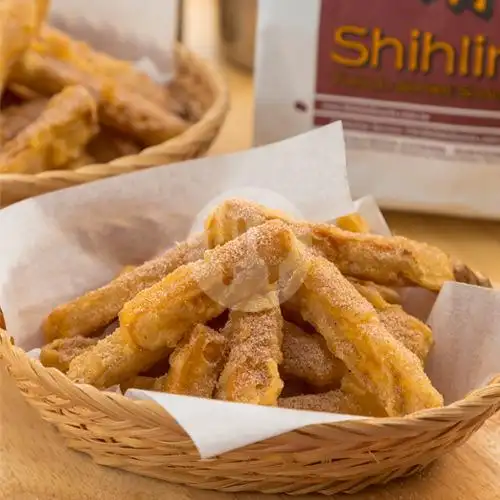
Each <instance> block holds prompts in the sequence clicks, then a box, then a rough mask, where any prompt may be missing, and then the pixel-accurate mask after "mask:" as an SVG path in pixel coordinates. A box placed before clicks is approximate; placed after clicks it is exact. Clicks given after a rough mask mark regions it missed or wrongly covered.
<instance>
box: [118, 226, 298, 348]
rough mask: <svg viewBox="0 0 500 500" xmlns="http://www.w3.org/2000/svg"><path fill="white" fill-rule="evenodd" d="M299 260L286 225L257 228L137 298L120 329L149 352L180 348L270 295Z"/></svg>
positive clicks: (124, 313) (122, 315)
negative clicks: (197, 331) (188, 337)
mask: <svg viewBox="0 0 500 500" xmlns="http://www.w3.org/2000/svg"><path fill="white" fill-rule="evenodd" d="M294 257H296V258H297V259H298V252H297V247H296V242H295V238H294V236H293V234H292V233H291V231H290V230H289V229H288V228H287V227H286V225H285V224H283V223H281V222H279V221H271V222H268V223H267V224H263V225H261V226H259V227H256V228H253V229H252V230H250V231H248V232H247V233H245V234H244V235H243V236H240V237H239V238H236V239H235V240H232V241H230V242H229V243H227V244H226V245H223V246H221V247H218V248H216V249H214V250H211V251H207V252H206V253H205V257H204V259H202V260H199V261H198V262H194V263H192V264H187V265H185V266H182V267H180V268H179V269H177V270H175V271H174V272H172V273H171V274H169V275H168V276H167V277H166V278H164V279H163V280H162V281H160V282H159V283H157V284H156V285H153V286H152V287H151V288H148V289H147V290H143V291H142V292H140V293H139V294H137V295H136V296H135V297H134V298H133V299H131V300H130V301H129V302H127V303H126V304H125V306H124V307H123V309H122V311H121V312H120V315H119V318H120V327H121V329H122V330H123V332H124V333H127V334H128V335H129V336H130V341H131V342H132V343H134V342H135V343H137V345H139V346H141V347H143V348H145V349H157V348H159V347H163V346H165V347H175V346H176V345H177V343H178V342H179V340H180V338H181V337H182V336H183V335H184V334H185V333H186V332H187V331H189V330H191V329H192V328H193V327H194V326H195V325H196V324H198V323H199V324H204V323H206V322H207V321H209V320H210V319H212V318H215V317H216V316H219V315H220V314H221V313H222V312H223V311H224V310H225V309H228V308H231V307H234V306H235V305H237V304H239V303H241V302H245V301H246V300H247V299H248V298H249V297H250V296H251V295H258V294H265V293H267V292H268V291H269V290H268V289H269V286H270V284H271V285H272V284H274V283H275V282H276V281H277V280H278V279H279V278H280V273H281V272H282V271H283V267H284V265H285V264H287V265H295V263H296V262H297V261H295V262H294V261H293V258H294ZM285 261H287V262H285ZM282 265H283V266H282ZM131 274H132V273H131ZM281 277H282V276H281Z"/></svg>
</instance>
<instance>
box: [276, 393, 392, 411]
mask: <svg viewBox="0 0 500 500" xmlns="http://www.w3.org/2000/svg"><path fill="white" fill-rule="evenodd" d="M278 406H280V407H281V408H289V409H292V410H307V411H322V412H328V413H341V414H344V415H360V416H365V417H383V416H386V415H384V414H383V413H382V414H380V411H379V412H376V411H372V410H371V409H370V408H369V407H367V406H366V405H363V404H362V403H360V402H359V400H358V399H357V398H356V397H354V396H353V395H352V394H349V393H346V392H344V391H342V390H340V389H338V390H335V391H330V392H325V393H323V394H307V395H301V396H294V397H290V398H281V399H280V400H279V401H278Z"/></svg>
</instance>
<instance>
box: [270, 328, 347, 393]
mask: <svg viewBox="0 0 500 500" xmlns="http://www.w3.org/2000/svg"><path fill="white" fill-rule="evenodd" d="M283 333H284V336H283V347H282V349H283V364H282V365H281V366H280V372H281V373H282V375H283V377H284V378H285V379H289V378H292V379H300V380H305V381H306V382H307V383H309V384H311V385H313V386H316V387H325V386H331V385H336V384H338V385H340V382H341V380H342V377H343V376H344V374H345V372H346V367H345V365H344V363H343V362H342V361H340V360H339V359H336V358H335V357H334V356H333V355H332V353H331V352H330V351H329V350H328V347H327V345H326V342H325V340H324V339H323V337H322V336H321V335H319V334H318V333H307V332H305V331H304V330H303V329H302V328H300V327H299V326H297V325H294V324H293V323H290V322H289V321H285V322H284V324H283Z"/></svg>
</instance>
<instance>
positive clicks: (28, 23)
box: [0, 0, 47, 94]
mask: <svg viewBox="0 0 500 500" xmlns="http://www.w3.org/2000/svg"><path fill="white" fill-rule="evenodd" d="M46 4H47V1H46V0H2V2H1V3H0V94H1V93H3V90H4V88H5V82H6V80H7V77H8V76H9V73H10V71H11V69H12V67H13V65H14V64H15V63H16V62H17V61H18V59H20V58H21V57H22V55H23V53H24V52H25V51H26V50H27V49H28V47H29V46H30V44H31V42H32V40H33V39H34V38H35V36H36V35H37V34H38V31H39V28H40V24H41V23H42V21H43V17H44V14H45V10H46Z"/></svg>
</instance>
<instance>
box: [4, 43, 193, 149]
mask: <svg viewBox="0 0 500 500" xmlns="http://www.w3.org/2000/svg"><path fill="white" fill-rule="evenodd" d="M11 81H12V82H14V83H16V84H20V85H24V86H25V87H28V88H29V89H32V90H34V91H35V92H37V93H39V94H41V95H45V96H50V95H52V94H56V93H58V92H60V91H61V90H62V89H63V88H64V87H67V86H69V85H78V84H80V85H84V86H85V87H86V88H87V89H88V90H89V91H91V92H92V93H93V94H94V95H95V96H96V97H97V100H98V102H99V120H100V122H101V123H103V124H104V125H107V126H109V127H111V128H113V129H115V130H118V131H120V132H122V133H124V134H126V135H129V136H132V137H134V138H136V139H137V140H139V141H140V142H141V143H143V144H144V145H146V146H153V145H156V144H160V143H162V142H165V141H167V140H169V139H171V138H172V137H175V136H176V135H179V134H181V133H182V132H184V131H185V130H186V129H187V128H188V124H187V123H186V122H185V121H184V120H182V119H181V118H179V117H177V116H175V115H173V114H172V113H169V112H168V111H165V110H163V109H162V108H160V107H158V106H156V105H155V104H154V103H152V102H151V101H149V100H147V99H145V98H144V97H142V95H140V94H137V93H135V92H131V91H130V90H127V89H126V88H123V87H121V86H120V85H119V84H118V83H116V82H115V81H114V80H113V79H112V78H106V77H103V76H102V75H99V74H94V73H91V72H85V71H81V70H78V69H77V68H75V67H74V66H72V65H71V64H69V63H67V62H63V61H61V60H57V59H54V58H50V57H47V56H42V55H40V54H39V53H38V52H36V51H35V50H34V49H30V50H28V51H27V52H26V54H25V55H24V57H23V58H22V60H21V61H19V63H18V64H16V65H15V66H14V68H13V70H12V75H11Z"/></svg>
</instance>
